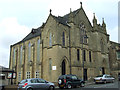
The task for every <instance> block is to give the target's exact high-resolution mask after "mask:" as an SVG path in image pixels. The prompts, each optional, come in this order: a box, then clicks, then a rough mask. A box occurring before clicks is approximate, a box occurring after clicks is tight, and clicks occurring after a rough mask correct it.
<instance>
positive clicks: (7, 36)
mask: <svg viewBox="0 0 120 90" xmlns="http://www.w3.org/2000/svg"><path fill="white" fill-rule="evenodd" d="M80 1H82V3H83V8H84V10H85V12H86V14H87V16H88V18H89V20H90V22H92V19H93V13H95V15H96V17H97V19H98V23H100V24H102V18H104V19H105V23H106V25H107V33H108V34H110V40H112V41H115V42H118V1H119V0H0V65H2V66H5V67H9V56H10V45H13V44H15V43H17V42H19V41H20V40H22V39H23V38H24V37H25V36H26V35H27V34H28V33H29V32H30V31H31V29H32V28H37V27H39V26H41V24H42V23H43V22H45V21H46V19H47V17H48V15H49V10H50V9H52V14H53V15H55V16H63V15H65V14H67V13H69V12H70V8H72V11H74V10H76V9H78V8H80Z"/></svg>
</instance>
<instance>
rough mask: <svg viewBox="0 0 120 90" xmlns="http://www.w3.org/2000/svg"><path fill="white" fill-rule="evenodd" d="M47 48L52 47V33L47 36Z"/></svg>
mask: <svg viewBox="0 0 120 90" xmlns="http://www.w3.org/2000/svg"><path fill="white" fill-rule="evenodd" d="M49 46H50V47H51V46H52V33H51V32H50V34H49Z"/></svg>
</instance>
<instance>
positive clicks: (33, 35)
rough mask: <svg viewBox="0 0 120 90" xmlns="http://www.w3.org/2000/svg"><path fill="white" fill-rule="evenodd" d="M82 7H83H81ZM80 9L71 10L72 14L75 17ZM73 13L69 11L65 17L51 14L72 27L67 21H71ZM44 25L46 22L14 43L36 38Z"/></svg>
mask: <svg viewBox="0 0 120 90" xmlns="http://www.w3.org/2000/svg"><path fill="white" fill-rule="evenodd" d="M80 9H81V8H80ZM80 9H77V10H75V11H73V12H71V13H72V15H73V17H74V16H75V15H76V14H77V13H78V11H79V10H80ZM71 13H68V14H66V15H64V16H63V17H61V16H58V17H56V16H54V15H52V14H51V15H52V16H53V18H54V19H55V20H56V21H57V22H59V23H61V24H63V25H65V26H68V27H70V26H69V25H68V23H67V22H68V21H69V15H70V14H71ZM44 25H45V24H43V25H42V26H41V27H39V28H37V29H32V30H31V32H30V33H29V34H28V35H27V36H26V37H25V38H24V39H23V40H21V41H20V42H18V43H16V44H14V45H17V44H19V43H21V42H25V41H27V40H30V39H32V38H34V37H37V36H40V35H41V28H42V27H44ZM14 45H13V46H14Z"/></svg>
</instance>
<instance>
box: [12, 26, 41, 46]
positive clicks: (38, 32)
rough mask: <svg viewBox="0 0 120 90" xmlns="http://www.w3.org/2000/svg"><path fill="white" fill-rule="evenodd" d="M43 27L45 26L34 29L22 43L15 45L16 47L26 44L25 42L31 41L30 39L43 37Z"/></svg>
mask: <svg viewBox="0 0 120 90" xmlns="http://www.w3.org/2000/svg"><path fill="white" fill-rule="evenodd" d="M42 27H43V26H41V27H39V28H37V29H32V30H31V32H30V33H29V34H28V35H27V36H26V37H25V38H24V39H23V40H21V41H20V42H18V43H16V44H14V45H17V44H19V43H22V42H25V41H27V40H30V39H32V38H34V37H37V36H41V28H42ZM14 45H12V46H14Z"/></svg>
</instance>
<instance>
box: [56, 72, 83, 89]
mask: <svg viewBox="0 0 120 90" xmlns="http://www.w3.org/2000/svg"><path fill="white" fill-rule="evenodd" d="M84 85H85V82H84V81H83V80H82V79H79V78H78V77H77V76H76V75H72V74H69V75H61V76H60V77H59V78H58V86H59V88H73V87H77V86H81V87H84Z"/></svg>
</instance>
